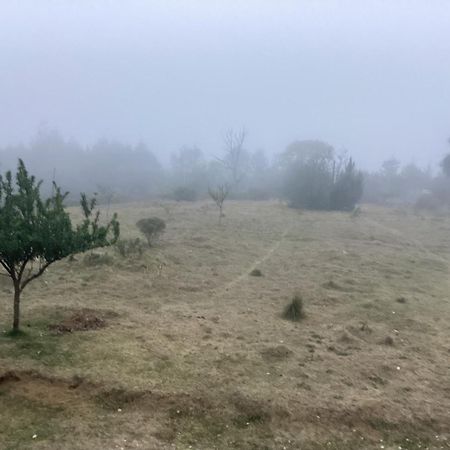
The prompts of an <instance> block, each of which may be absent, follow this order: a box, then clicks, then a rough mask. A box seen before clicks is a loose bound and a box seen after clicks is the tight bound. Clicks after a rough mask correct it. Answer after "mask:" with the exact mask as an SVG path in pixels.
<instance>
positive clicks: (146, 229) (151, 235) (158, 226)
mask: <svg viewBox="0 0 450 450" xmlns="http://www.w3.org/2000/svg"><path fill="white" fill-rule="evenodd" d="M136 226H137V227H138V229H139V231H140V232H141V233H142V234H143V235H144V236H145V238H146V239H147V242H148V245H149V247H151V246H152V245H153V244H154V243H155V241H156V240H157V239H158V238H159V237H160V236H161V234H162V233H164V230H165V229H166V222H164V220H162V219H160V218H159V217H149V218H147V219H141V220H139V221H138V222H137V223H136Z"/></svg>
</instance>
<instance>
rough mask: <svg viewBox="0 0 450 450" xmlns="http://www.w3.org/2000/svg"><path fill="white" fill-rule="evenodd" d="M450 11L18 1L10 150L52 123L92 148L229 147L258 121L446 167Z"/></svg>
mask: <svg viewBox="0 0 450 450" xmlns="http://www.w3.org/2000/svg"><path fill="white" fill-rule="evenodd" d="M449 24H450V3H449V2H447V1H396V2H387V1H364V2H360V1H323V2H318V1H317V2H316V1H289V0H285V1H283V2H279V1H274V0H273V1H263V0H261V1H249V0H246V1H245V2H227V1H211V0H208V1H206V0H205V1H190V2H183V1H173V0H164V1H163V0H161V1H127V2H123V1H112V0H111V1H106V0H96V1H95V2H89V1H87V0H84V1H83V0H79V1H63V0H61V1H48V0H41V1H39V2H36V1H31V0H30V1H10V2H2V3H1V6H0V56H1V58H0V145H2V146H6V145H12V144H14V145H15V144H18V143H28V142H29V141H30V139H32V138H33V136H34V135H35V134H36V131H37V130H38V128H39V127H40V126H41V125H42V124H43V123H45V124H48V126H49V127H50V128H52V129H53V128H54V129H57V130H59V132H60V133H61V134H62V135H63V136H65V137H66V138H73V139H75V140H77V141H78V142H79V143H80V144H81V145H93V144H94V143H95V142H96V141H97V140H98V139H100V138H107V139H112V140H118V141H122V142H127V143H130V144H133V145H135V144H137V143H138V142H145V143H146V144H147V146H148V147H149V148H150V149H151V151H152V152H153V153H154V154H155V155H156V156H157V157H158V159H159V160H160V161H161V162H162V163H163V164H168V163H169V161H170V154H171V153H173V152H175V151H177V150H178V149H179V148H181V147H182V146H183V145H189V146H197V147H198V148H200V149H201V150H202V151H203V152H204V154H205V155H209V156H212V155H217V154H219V153H220V152H221V151H222V149H223V145H222V144H223V136H224V133H225V132H226V130H227V129H229V128H234V129H237V128H240V127H242V126H245V128H246V129H247V130H248V136H247V147H248V148H249V149H251V150H257V149H264V150H265V151H266V152H267V153H268V154H269V155H273V154H276V153H278V152H281V151H283V150H284V149H285V148H286V146H287V145H288V144H289V143H290V142H292V141H293V140H296V139H297V140H305V139H320V140H323V141H326V142H329V143H331V144H332V145H333V146H335V148H336V149H347V150H348V152H349V153H350V154H352V155H353V157H354V158H355V159H356V161H357V163H358V164H359V166H360V167H362V168H365V169H376V168H378V167H379V166H380V164H381V162H382V161H384V160H386V159H388V158H390V157H396V158H398V159H400V160H401V161H403V162H404V163H410V162H414V163H416V164H418V165H420V166H422V167H424V166H426V165H428V164H431V165H433V166H434V165H437V164H438V162H439V161H440V159H441V158H442V156H443V155H444V154H445V152H446V151H447V150H448V144H447V139H448V137H449V135H450V57H449V55H450V26H449Z"/></svg>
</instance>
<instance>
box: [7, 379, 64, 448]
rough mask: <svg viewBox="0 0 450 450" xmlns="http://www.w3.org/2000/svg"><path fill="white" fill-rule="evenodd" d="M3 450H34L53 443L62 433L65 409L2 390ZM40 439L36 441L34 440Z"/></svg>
mask: <svg viewBox="0 0 450 450" xmlns="http://www.w3.org/2000/svg"><path fill="white" fill-rule="evenodd" d="M0 402H1V405H2V406H1V408H0V423H1V424H2V427H1V428H0V447H1V448H2V450H22V449H28V448H33V447H34V446H35V445H36V443H38V442H39V441H47V442H48V441H51V440H52V438H53V437H55V436H57V435H58V434H59V433H61V427H60V425H59V423H60V422H61V419H62V414H63V413H64V409H63V408H61V407H55V406H48V405H45V404H43V403H40V402H38V401H34V400H30V399H27V398H24V397H20V396H18V395H10V394H8V393H6V392H3V391H2V389H1V388H0ZM35 435H36V437H35V438H34V439H33V436H35Z"/></svg>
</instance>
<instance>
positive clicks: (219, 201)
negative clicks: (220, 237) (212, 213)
mask: <svg viewBox="0 0 450 450" xmlns="http://www.w3.org/2000/svg"><path fill="white" fill-rule="evenodd" d="M229 192H230V186H229V185H228V184H227V183H225V184H219V185H218V186H217V187H216V188H215V189H211V188H210V187H209V188H208V193H209V196H210V197H211V198H212V199H213V200H214V202H215V203H216V205H217V207H218V208H219V225H220V224H221V223H222V217H224V216H225V214H224V213H223V203H224V202H225V199H226V198H227V196H228V194H229Z"/></svg>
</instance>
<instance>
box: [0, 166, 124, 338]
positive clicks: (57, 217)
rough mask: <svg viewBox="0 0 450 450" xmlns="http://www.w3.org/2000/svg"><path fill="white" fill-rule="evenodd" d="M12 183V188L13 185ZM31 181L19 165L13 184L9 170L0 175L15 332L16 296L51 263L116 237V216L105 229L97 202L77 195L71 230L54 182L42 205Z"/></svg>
mask: <svg viewBox="0 0 450 450" xmlns="http://www.w3.org/2000/svg"><path fill="white" fill-rule="evenodd" d="M14 184H15V186H14ZM41 184H42V182H41V181H40V182H36V179H35V177H34V176H30V175H28V172H27V170H26V168H25V164H24V163H23V161H22V160H19V165H18V169H17V174H16V177H15V183H14V182H13V177H12V174H11V172H10V171H8V172H6V174H5V176H4V178H3V177H1V176H0V264H1V265H2V266H3V268H4V269H5V270H6V274H2V275H5V276H9V277H10V278H11V280H12V283H13V286H14V319H13V332H17V331H18V330H19V319H20V297H21V294H22V291H23V290H24V289H25V287H26V286H27V285H28V283H30V282H31V281H33V280H34V279H36V278H38V277H40V276H41V275H42V274H43V273H44V271H45V270H46V269H47V267H48V266H50V264H53V263H54V262H55V261H58V260H61V259H63V258H65V257H66V256H69V255H73V254H75V253H79V252H84V251H87V250H90V249H93V248H96V247H105V246H108V245H111V244H113V243H114V242H115V241H116V240H117V239H118V237H119V232H120V229H119V222H118V221H117V216H116V215H114V216H113V218H112V219H111V220H110V221H109V222H108V223H107V224H106V225H104V226H102V225H100V224H99V217H100V212H99V211H97V212H96V213H94V208H95V198H94V199H91V200H88V199H87V197H86V195H84V194H82V195H81V209H82V212H83V220H82V222H81V223H80V224H78V225H76V226H75V227H74V226H73V225H72V222H71V220H70V216H69V214H68V213H67V212H66V211H65V209H64V200H65V198H66V196H67V195H68V193H65V194H63V193H62V192H61V189H60V188H59V187H58V186H57V185H56V184H55V183H54V184H53V186H54V189H53V192H52V194H51V196H50V197H49V198H48V199H47V200H45V201H44V200H42V199H41V195H40V187H41Z"/></svg>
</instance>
